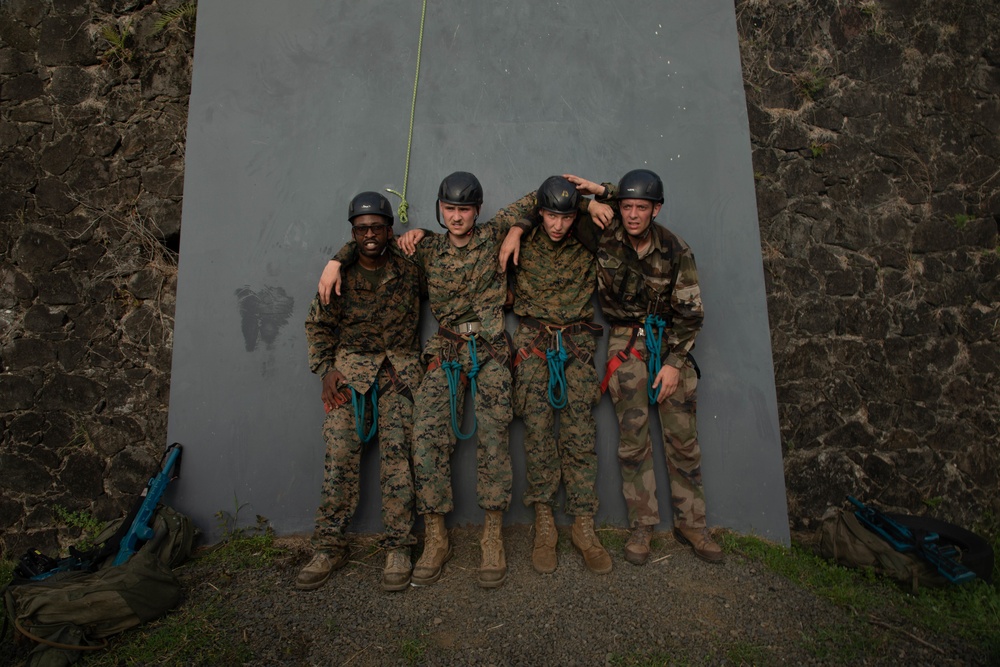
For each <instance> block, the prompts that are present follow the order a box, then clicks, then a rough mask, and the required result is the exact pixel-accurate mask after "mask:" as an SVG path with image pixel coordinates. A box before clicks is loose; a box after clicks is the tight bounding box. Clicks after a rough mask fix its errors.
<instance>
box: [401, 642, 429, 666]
mask: <svg viewBox="0 0 1000 667" xmlns="http://www.w3.org/2000/svg"><path fill="white" fill-rule="evenodd" d="M426 653H427V642H425V641H424V640H423V639H413V638H407V639H404V640H403V641H402V642H400V644H399V655H400V657H401V658H403V660H404V661H405V662H406V664H408V665H419V664H421V663H423V661H424V654H426Z"/></svg>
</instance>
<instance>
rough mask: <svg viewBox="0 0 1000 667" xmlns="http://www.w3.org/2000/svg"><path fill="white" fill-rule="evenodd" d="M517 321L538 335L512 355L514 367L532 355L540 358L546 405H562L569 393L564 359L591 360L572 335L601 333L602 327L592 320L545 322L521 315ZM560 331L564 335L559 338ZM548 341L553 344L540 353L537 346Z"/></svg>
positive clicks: (592, 359)
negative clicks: (545, 375) (543, 367)
mask: <svg viewBox="0 0 1000 667" xmlns="http://www.w3.org/2000/svg"><path fill="white" fill-rule="evenodd" d="M521 324H522V325H523V326H525V327H527V328H529V329H536V330H537V331H538V335H537V336H535V338H534V339H533V340H532V341H531V342H530V343H529V344H528V347H522V348H521V349H519V350H518V351H517V354H516V355H515V356H514V368H517V367H518V365H520V364H521V363H523V362H524V361H525V360H526V359H528V358H529V357H531V356H532V355H535V356H536V357H538V358H540V359H544V360H545V362H546V364H547V365H548V369H549V404H550V405H551V406H552V407H553V408H555V409H556V410H561V409H563V408H564V407H566V404H567V401H568V400H569V392H568V390H567V386H566V362H567V361H569V359H570V356H573V357H576V358H577V359H579V360H580V362H581V363H583V364H586V365H590V364H591V363H593V361H594V355H593V354H591V353H590V352H588V351H586V350H584V349H582V348H581V347H580V346H579V345H577V344H576V343H574V342H573V338H572V336H573V335H574V334H579V333H589V334H591V335H593V336H601V335H603V334H604V327H602V326H601V325H600V324H594V323H593V322H574V323H573V324H564V325H558V324H546V323H545V322H540V321H539V320H536V319H535V318H533V317H528V316H525V317H522V318H521ZM563 334H565V335H566V338H565V339H564V338H563ZM546 340H548V341H554V342H555V346H554V347H548V348H547V349H546V350H545V351H544V352H542V350H541V346H542V345H543V344H544V343H545V342H546Z"/></svg>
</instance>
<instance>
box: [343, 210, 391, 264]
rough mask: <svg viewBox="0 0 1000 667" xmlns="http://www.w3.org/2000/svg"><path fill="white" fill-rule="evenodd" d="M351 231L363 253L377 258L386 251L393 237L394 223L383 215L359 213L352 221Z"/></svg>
mask: <svg viewBox="0 0 1000 667" xmlns="http://www.w3.org/2000/svg"><path fill="white" fill-rule="evenodd" d="M351 233H352V234H354V240H355V241H357V244H358V249H359V250H360V251H361V254H362V255H364V256H365V257H370V258H375V257H379V256H381V254H382V253H383V252H385V247H386V246H387V245H388V244H389V239H391V238H392V225H390V224H389V221H388V220H386V219H385V218H383V217H382V216H381V215H359V216H358V217H356V218H354V220H352V221H351Z"/></svg>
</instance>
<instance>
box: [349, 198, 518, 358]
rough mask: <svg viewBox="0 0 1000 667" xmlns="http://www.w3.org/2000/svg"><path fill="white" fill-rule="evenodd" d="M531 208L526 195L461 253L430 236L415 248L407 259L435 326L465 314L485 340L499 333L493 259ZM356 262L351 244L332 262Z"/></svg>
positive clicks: (498, 280) (498, 284)
mask: <svg viewBox="0 0 1000 667" xmlns="http://www.w3.org/2000/svg"><path fill="white" fill-rule="evenodd" d="M534 206H535V196H534V193H531V194H528V195H525V196H524V197H521V198H520V199H518V200H517V201H516V202H514V203H513V204H510V205H509V206H506V207H505V208H502V209H500V210H499V211H498V212H497V214H496V215H495V216H493V217H492V218H491V219H490V220H488V221H486V222H485V223H480V224H476V226H475V227H473V229H472V238H471V239H470V240H469V244H468V245H467V246H465V247H464V248H457V247H455V246H454V245H452V243H451V241H449V240H448V235H447V234H434V233H432V232H428V234H427V236H426V237H424V238H423V239H422V240H421V241H420V243H418V244H417V252H416V253H415V254H414V255H413V258H412V260H413V262H414V263H415V264H416V265H417V266H418V267H420V269H421V270H423V272H424V276H425V277H426V279H427V296H428V302H429V304H430V307H431V312H432V313H433V314H434V317H435V318H436V319H437V321H438V324H440V325H441V326H443V327H445V328H447V329H452V328H455V327H456V326H457V323H458V322H460V321H462V320H465V319H467V318H465V317H463V316H464V315H466V314H467V313H469V312H475V314H476V316H477V317H478V318H479V321H480V322H481V323H482V325H483V332H482V335H483V336H484V337H485V338H487V339H489V340H494V339H496V338H497V337H499V336H500V335H501V334H502V333H503V330H504V317H503V302H504V298H505V297H506V294H507V288H506V283H505V281H504V276H503V274H502V273H501V272H500V271H499V270H498V268H499V263H498V259H497V255H498V252H499V250H500V244H501V243H503V240H504V238H506V236H507V232H508V231H510V228H511V227H512V226H514V225H515V224H518V225H519V226H521V227H524V228H525V229H527V224H526V223H524V222H523V221H522V219H523V218H524V217H525V216H527V215H528V214H529V213H530V212H531V210H532V209H533V208H534ZM356 258H357V246H356V245H355V244H354V242H353V241H351V242H350V243H348V244H347V245H346V246H344V248H343V249H342V250H341V251H340V252H339V253H337V256H336V257H334V259H336V260H337V261H339V262H341V263H342V264H343V265H345V266H347V265H349V264H351V263H353V262H354V261H355V260H356Z"/></svg>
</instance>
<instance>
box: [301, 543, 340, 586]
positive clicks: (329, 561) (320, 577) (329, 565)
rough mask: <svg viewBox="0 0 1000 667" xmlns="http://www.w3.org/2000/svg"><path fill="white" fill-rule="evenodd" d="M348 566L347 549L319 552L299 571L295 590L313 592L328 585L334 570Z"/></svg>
mask: <svg viewBox="0 0 1000 667" xmlns="http://www.w3.org/2000/svg"><path fill="white" fill-rule="evenodd" d="M346 564H347V549H346V548H345V547H334V548H333V549H330V550H329V551H323V550H320V551H317V552H316V553H314V554H313V557H312V559H310V561H309V562H308V563H306V566H305V567H303V568H302V569H301V570H299V576H297V577H296V578H295V588H297V589H299V590H300V591H311V590H315V589H317V588H319V587H320V586H322V585H323V584H325V583H326V580H327V579H329V578H330V575H331V574H333V571H334V570H339V569H340V568H342V567H344V566H345V565H346Z"/></svg>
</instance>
